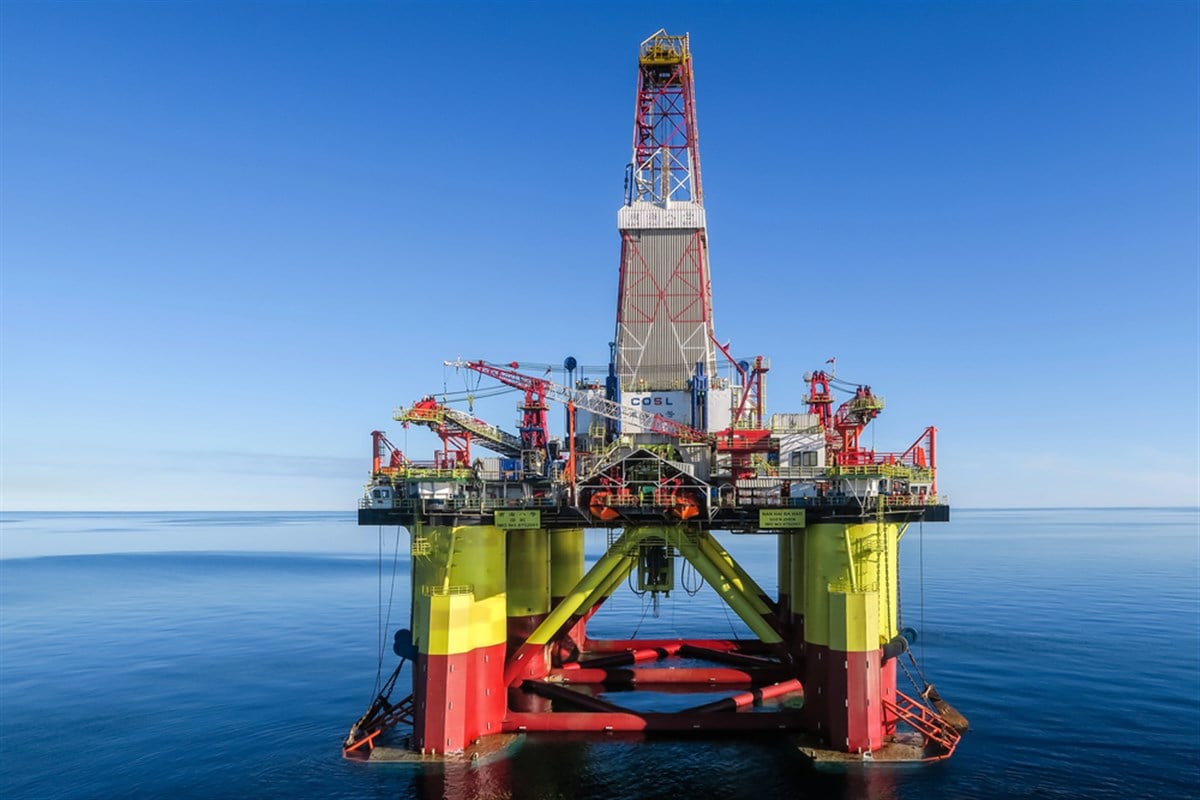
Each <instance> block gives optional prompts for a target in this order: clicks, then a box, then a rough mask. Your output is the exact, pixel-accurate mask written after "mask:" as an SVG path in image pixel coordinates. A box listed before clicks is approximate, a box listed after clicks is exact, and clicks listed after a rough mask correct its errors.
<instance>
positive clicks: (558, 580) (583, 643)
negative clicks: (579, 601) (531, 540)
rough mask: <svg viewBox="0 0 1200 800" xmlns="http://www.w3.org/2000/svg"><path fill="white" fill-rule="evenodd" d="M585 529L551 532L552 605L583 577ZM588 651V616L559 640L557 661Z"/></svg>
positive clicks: (572, 657)
mask: <svg viewBox="0 0 1200 800" xmlns="http://www.w3.org/2000/svg"><path fill="white" fill-rule="evenodd" d="M583 572H584V534H583V528H571V529H568V530H562V531H554V532H553V533H551V534H550V607H551V608H553V607H554V606H556V605H558V604H559V603H561V602H562V600H563V598H565V597H566V596H567V595H568V594H570V593H571V590H572V589H573V588H575V585H576V584H577V583H579V581H580V580H582V579H583ZM586 650H587V618H586V616H585V617H584V618H583V619H580V620H579V622H577V623H575V624H574V625H572V626H571V627H570V628H568V629H567V631H566V632H565V633H564V634H563V635H562V636H561V637H559V639H558V646H557V648H556V652H555V653H554V661H555V662H556V663H559V664H561V663H562V662H563V661H568V660H571V659H577V658H579V657H580V656H581V655H583V653H584V652H585V651H586Z"/></svg>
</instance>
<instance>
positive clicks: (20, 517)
mask: <svg viewBox="0 0 1200 800" xmlns="http://www.w3.org/2000/svg"><path fill="white" fill-rule="evenodd" d="M398 533H399V536H397V534H398ZM0 537H2V538H0V556H2V558H0V797H4V798H27V797H28V798H94V797H166V796H170V797H172V798H186V797H205V798H207V797H275V796H291V797H346V798H369V797H389V798H396V797H400V798H405V797H416V798H448V799H449V798H453V800H466V799H468V798H509V797H512V798H606V800H614V799H615V800H620V799H621V798H652V797H661V798H673V799H677V798H708V797H715V798H741V797H753V798H758V799H759V800H761V798H768V797H769V798H802V797H812V798H826V797H833V798H925V797H939V798H941V797H947V798H993V797H995V798H1009V797H1011V798H1024V797H1028V798H1128V797H1139V798H1157V797H1162V798H1183V797H1197V796H1200V623H1198V620H1200V616H1198V613H1197V612H1200V571H1198V570H1200V550H1198V548H1200V515H1198V513H1197V511H1196V510H1192V509H1189V510H1178V509H1122V510H1089V509H1072V510H1053V511H1046V510H1036V511H1019V510H1005V511H999V510H996V511H988V510H975V511H971V510H963V511H955V512H954V519H953V521H952V522H950V523H945V524H937V525H933V524H928V525H925V526H923V527H922V526H913V527H911V528H910V529H909V531H908V532H907V533H906V535H905V537H904V540H903V542H902V545H901V548H902V549H901V573H902V576H901V577H902V579H901V589H902V604H903V617H904V620H903V621H904V624H906V625H911V626H913V627H916V628H918V629H920V631H921V638H920V640H919V642H918V644H917V647H916V651H917V654H918V655H919V656H921V657H922V660H923V665H924V669H925V672H926V675H927V676H928V677H929V679H930V680H932V681H933V682H934V683H936V684H937V686H938V688H939V690H940V692H941V693H942V695H943V696H944V697H945V698H947V699H948V700H950V701H951V702H952V703H953V704H954V705H955V706H956V707H957V708H958V709H959V710H960V711H962V712H963V713H964V714H965V715H966V716H967V717H969V718H970V720H971V723H972V730H971V732H970V733H969V734H967V736H966V737H965V738H964V739H963V741H962V743H961V744H960V746H959V749H958V752H957V753H956V754H955V756H954V757H953V758H952V759H951V760H950V761H948V762H945V763H942V764H936V765H932V766H920V767H902V768H895V767H893V768H887V767H873V768H864V769H854V770H851V771H849V772H847V773H844V774H831V773H824V772H818V771H815V770H813V769H812V768H810V767H808V766H806V765H805V764H804V762H803V761H802V760H801V759H800V758H799V757H798V756H797V755H796V754H795V753H794V752H792V751H791V750H789V748H788V747H787V746H786V744H785V743H782V742H779V741H775V740H770V739H767V740H763V739H759V738H755V737H741V738H724V739H670V738H654V739H642V738H640V737H629V736H624V737H609V738H601V739H595V738H591V739H589V738H570V737H561V736H556V737H537V736H530V737H527V739H526V740H525V741H524V742H523V743H522V744H521V746H520V747H519V748H518V749H516V750H515V752H514V753H513V754H512V755H511V756H510V757H509V758H507V759H499V760H495V761H491V762H488V763H484V764H480V765H476V766H447V767H436V766H411V765H367V764H361V763H353V762H347V761H344V760H343V759H342V758H341V754H340V750H339V745H340V742H341V740H342V738H343V737H344V735H345V733H346V730H347V728H348V727H349V725H350V723H351V722H353V721H354V719H355V718H356V717H357V716H358V714H359V713H361V712H362V710H363V709H364V708H365V706H366V704H367V702H368V701H369V700H370V699H371V697H372V691H373V686H374V682H375V679H376V665H377V657H378V643H379V629H380V626H381V623H382V622H383V620H381V615H386V613H387V612H386V611H385V610H383V609H385V608H386V606H387V597H388V595H389V593H390V592H391V590H392V586H393V578H394V580H395V599H394V602H393V603H392V606H391V611H390V619H388V620H387V621H386V628H387V630H388V631H391V630H394V629H395V628H397V627H403V626H404V625H406V624H407V614H408V602H407V580H408V574H407V570H408V556H407V550H408V547H407V542H408V539H407V534H405V533H403V532H398V531H396V530H395V529H386V530H383V531H380V530H377V529H374V528H359V527H357V526H356V525H355V522H354V516H353V513H328V514H308V513H287V514H251V513H220V514H218V513H136V514H133V513H91V514H54V513H36V514H35V513H27V514H22V513H11V512H9V513H5V514H4V515H3V516H2V517H0ZM723 541H724V542H725V543H726V546H727V547H729V548H730V550H731V551H732V552H733V553H734V555H735V556H737V557H738V558H739V560H741V561H742V563H743V564H745V565H747V566H748V567H749V568H750V570H751V571H752V572H753V573H754V574H755V575H756V576H759V577H760V578H761V582H762V583H763V584H764V586H765V587H767V588H769V589H773V586H774V583H775V578H774V576H775V567H774V557H775V543H774V539H773V538H771V537H751V536H724V537H723ZM397 543H399V548H398V549H397V548H396V545H397ZM588 544H589V555H590V556H591V557H593V558H594V557H596V556H597V555H598V554H599V552H600V551H601V549H602V548H603V546H604V534H603V533H602V532H589V540H588ZM381 553H382V554H383V558H382V559H380V554H381ZM393 555H395V556H396V557H395V561H394V563H395V571H394V573H393ZM381 564H382V566H381ZM381 598H382V603H381ZM635 630H636V631H638V634H639V635H641V636H659V635H696V634H701V633H707V634H711V635H717V636H722V635H725V634H728V633H730V632H731V631H732V632H733V633H738V634H742V633H743V632H744V628H742V627H741V625H740V623H739V622H738V621H737V620H736V619H735V618H733V617H732V615H731V614H728V613H726V612H724V611H723V610H722V606H721V604H720V603H719V602H717V601H716V599H715V596H714V595H712V593H711V592H709V591H701V592H700V593H698V594H697V595H696V596H695V597H689V596H687V594H686V593H685V592H682V591H676V592H673V593H672V595H671V597H670V598H668V599H666V600H664V601H663V602H662V604H661V606H660V607H659V609H658V614H657V616H655V614H654V610H653V609H652V608H651V607H650V606H649V604H648V603H647V602H645V600H644V599H639V598H637V597H635V596H633V595H632V594H630V593H627V592H623V593H620V594H618V595H617V596H616V597H615V598H614V600H613V602H612V603H611V604H610V605H609V606H607V607H606V608H605V610H604V611H603V612H602V614H601V615H600V616H598V617H597V619H596V621H595V623H594V627H593V628H592V631H593V633H594V634H596V635H613V636H628V635H630V634H631V633H633V632H634V631H635ZM388 638H390V636H389V637H388ZM393 658H394V657H393V656H391V655H390V653H388V655H387V660H386V662H385V663H386V664H387V665H388V666H386V667H385V669H390V666H391V665H392V664H394V660H393Z"/></svg>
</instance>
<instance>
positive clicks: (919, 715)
mask: <svg viewBox="0 0 1200 800" xmlns="http://www.w3.org/2000/svg"><path fill="white" fill-rule="evenodd" d="M883 707H884V708H885V709H887V710H888V711H890V712H891V713H892V714H894V715H896V718H897V719H901V720H903V721H904V722H906V723H907V724H908V725H909V727H911V728H912V729H913V730H915V731H916V732H917V733H919V734H921V735H922V736H924V737H925V745H926V746H927V747H928V746H929V745H930V744H934V745H937V746H938V747H939V748H941V750H942V751H943V752H942V754H940V755H939V756H938V758H939V759H941V758H948V757H949V756H950V754H951V753H953V752H954V748H955V747H957V746H958V740H959V739H961V738H962V734H961V733H959V732H958V731H957V730H956V729H955V728H954V726H953V725H951V724H950V723H948V722H946V720H944V719H942V717H941V715H940V714H938V713H937V712H936V711H934V710H933V709H931V708H929V707H928V706H924V705H921V704H920V703H918V702H917V701H916V700H913V699H912V698H911V697H909V696H908V695H906V694H904V693H903V692H896V702H894V703H893V702H891V701H890V700H886V699H885V700H884V701H883Z"/></svg>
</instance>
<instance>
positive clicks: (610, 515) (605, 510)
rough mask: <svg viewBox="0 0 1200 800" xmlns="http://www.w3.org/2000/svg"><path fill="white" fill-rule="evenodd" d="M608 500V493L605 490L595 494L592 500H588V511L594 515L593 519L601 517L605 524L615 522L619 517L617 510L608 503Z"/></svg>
mask: <svg viewBox="0 0 1200 800" xmlns="http://www.w3.org/2000/svg"><path fill="white" fill-rule="evenodd" d="M607 500H608V492H606V491H604V490H603V489H601V490H599V491H598V492H596V493H594V494H593V495H592V496H591V499H589V500H588V511H590V512H591V513H592V516H593V517H599V518H600V519H602V520H604V521H605V522H608V521H610V520H614V519H616V518H617V516H618V515H617V510H616V509H615V508H613V507H612V506H610V505H608V503H607V502H606V501H607Z"/></svg>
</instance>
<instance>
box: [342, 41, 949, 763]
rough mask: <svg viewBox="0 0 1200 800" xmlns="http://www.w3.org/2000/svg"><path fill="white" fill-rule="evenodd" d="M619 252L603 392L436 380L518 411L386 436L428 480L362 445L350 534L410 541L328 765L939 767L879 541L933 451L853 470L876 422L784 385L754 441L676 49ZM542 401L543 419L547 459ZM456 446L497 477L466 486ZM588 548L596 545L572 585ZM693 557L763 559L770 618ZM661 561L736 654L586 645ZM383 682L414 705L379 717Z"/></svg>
mask: <svg viewBox="0 0 1200 800" xmlns="http://www.w3.org/2000/svg"><path fill="white" fill-rule="evenodd" d="M617 227H618V230H619V231H620V237H621V262H620V288H619V293H618V306H617V326H616V340H615V342H613V343H611V344H610V347H609V356H610V363H609V365H608V369H607V375H603V372H601V373H599V375H598V376H597V377H595V378H586V377H583V374H582V371H580V372H577V369H578V365H577V363H576V362H575V359H573V358H567V359H566V360H565V362H564V363H563V370H564V372H565V374H566V375H567V378H566V381H565V383H564V384H560V383H556V382H554V381H551V380H550V379H549V374H550V370H546V371H545V372H542V371H541V368H542V367H543V366H544V365H538V367H536V368H532V369H531V368H530V367H528V366H525V367H524V369H523V368H522V364H520V363H518V362H510V363H501V364H498V363H489V362H485V361H454V362H447V364H449V365H450V366H453V367H457V368H460V369H462V370H469V371H472V372H473V373H478V374H479V375H480V376H484V377H486V378H488V379H491V380H494V381H496V382H498V383H499V384H502V385H504V386H506V387H510V388H515V389H517V390H519V391H520V392H523V393H524V396H523V401H522V402H521V403H520V406H519V408H520V414H521V422H520V429H519V431H518V432H517V433H516V434H513V433H508V432H506V431H504V430H501V429H500V428H497V427H496V426H494V425H492V424H489V423H487V422H485V421H483V420H480V419H477V418H476V417H474V416H473V414H472V413H470V412H467V411H462V410H459V409H454V408H450V407H449V406H448V404H447V403H446V402H444V401H439V400H438V399H435V398H434V397H433V396H428V397H426V398H424V399H422V400H420V401H418V402H416V403H414V404H413V405H412V406H410V407H406V408H401V409H397V411H396V413H395V415H394V417H395V419H396V420H399V421H401V422H403V423H405V424H406V425H408V424H418V425H423V426H427V427H429V428H431V429H433V430H434V431H435V432H436V433H437V434H438V435H439V436H440V438H441V441H442V448H441V449H440V450H439V451H438V452H437V453H436V454H435V458H434V459H433V460H432V461H428V462H421V463H419V462H416V461H411V460H409V459H408V458H407V457H406V456H405V455H404V454H403V453H402V452H400V451H399V450H398V449H396V448H395V447H394V446H393V445H392V444H391V443H390V442H389V441H388V439H387V437H386V436H385V434H384V433H382V432H380V431H375V432H373V434H372V436H373V440H372V441H373V463H372V468H371V479H370V482H369V484H368V486H367V489H366V495H365V497H364V498H363V500H362V502H361V505H360V508H359V512H358V521H359V524H360V525H379V526H391V525H395V526H401V527H404V528H406V529H407V530H408V531H409V533H410V534H411V539H410V542H411V575H412V587H411V604H412V605H411V608H412V612H411V613H412V617H411V626H410V627H409V628H407V629H404V630H401V631H399V632H397V633H396V635H395V641H394V650H395V652H396V654H397V655H398V656H399V657H400V663H399V665H398V666H397V667H396V669H395V671H394V672H393V673H392V675H391V678H390V679H389V680H387V681H384V682H382V690H381V691H380V692H379V694H378V697H377V698H376V699H375V701H374V702H373V703H372V704H371V705H370V707H369V708H368V710H367V712H366V713H365V714H364V715H363V716H362V717H361V718H360V719H359V720H358V722H356V723H355V724H354V726H353V727H352V728H351V731H350V734H349V736H348V737H347V739H346V741H345V743H344V745H343V750H344V753H345V754H346V755H347V756H348V757H352V758H368V759H370V758H388V759H396V758H415V759H430V758H438V759H444V758H472V757H478V756H479V755H480V754H482V753H487V752H494V751H495V750H496V749H497V748H498V747H500V746H501V745H502V743H504V742H505V741H506V739H511V738H512V736H513V735H515V734H521V733H525V732H535V731H574V732H587V731H591V732H596V733H598V734H602V733H604V732H615V731H641V732H650V733H652V732H668V733H674V734H676V735H678V734H682V733H692V732H703V733H707V734H720V733H723V732H729V733H733V732H750V731H757V732H762V733H764V734H774V735H786V736H788V737H792V739H793V740H794V741H795V743H796V745H797V747H798V748H799V750H800V751H801V752H802V753H804V754H805V755H807V756H808V757H810V758H812V759H814V760H817V761H822V762H839V761H843V762H855V761H868V760H869V761H872V762H878V761H897V760H899V761H931V760H940V759H944V758H946V757H948V756H950V755H951V754H952V753H953V752H954V749H955V746H956V744H957V743H958V741H959V738H960V736H961V734H962V732H964V731H965V730H966V721H965V720H964V719H963V718H962V717H961V716H960V715H959V714H958V713H957V712H956V711H955V710H954V709H953V708H951V707H950V706H949V705H948V704H947V703H945V702H944V701H943V700H942V699H941V698H940V697H939V696H938V694H937V692H936V690H935V689H934V688H933V686H932V685H931V684H929V683H927V682H926V681H925V679H924V677H923V674H922V672H921V670H920V665H919V664H918V663H917V662H916V660H915V659H914V658H913V653H912V651H911V650H910V649H909V645H910V643H911V641H912V640H913V638H914V636H915V634H914V633H913V632H911V631H910V630H907V629H905V630H901V629H900V628H899V622H898V620H899V607H898V606H899V586H898V583H899V571H898V561H899V546H898V544H899V540H900V538H901V536H903V534H904V531H905V529H906V528H907V527H908V526H909V525H911V524H912V523H916V522H926V521H928V522H936V521H945V520H948V519H949V507H948V505H947V503H946V502H945V501H944V499H943V498H942V497H941V496H940V495H939V493H938V485H937V451H936V441H937V439H936V435H937V432H936V429H935V428H933V427H929V428H926V429H925V430H924V431H922V432H921V433H920V435H919V436H918V437H917V438H916V440H915V441H914V442H913V443H912V445H911V446H909V447H908V448H907V449H904V450H899V451H896V452H888V453H884V452H876V451H875V450H874V449H868V448H867V447H865V446H864V442H863V439H862V433H863V430H864V428H865V427H866V426H867V425H868V424H869V423H870V422H871V420H872V419H874V418H875V417H876V416H877V415H878V414H879V413H880V412H881V411H882V410H883V405H884V403H883V398H882V397H880V396H879V395H876V394H875V393H874V392H873V391H872V390H871V388H870V387H869V386H864V385H848V384H845V383H844V382H842V381H840V380H839V379H838V378H836V376H835V370H834V369H833V368H832V367H826V366H825V365H823V368H822V369H819V370H815V371H813V372H812V373H810V374H809V375H807V376H805V379H806V382H807V387H808V394H807V397H805V398H804V401H803V403H804V406H805V407H804V410H802V411H797V412H794V413H776V414H772V415H770V416H768V415H767V411H766V376H767V372H768V369H769V363H768V361H767V360H766V359H764V358H761V357H758V358H754V359H752V360H749V359H747V360H738V359H735V358H734V357H733V356H732V355H731V354H730V350H729V348H728V346H726V345H722V344H720V343H719V342H718V340H717V338H716V336H715V334H714V330H713V313H712V294H711V288H710V279H709V258H708V236H707V232H706V221H705V210H704V194H703V191H702V186H701V180H700V154H699V148H698V136H697V126H696V104H695V95H694V84H693V72H692V57H691V53H690V50H689V42H688V37H687V36H686V35H685V36H672V35H668V34H667V33H666V32H664V31H661V30H660V31H659V32H657V33H655V34H654V35H652V36H651V37H649V38H648V39H646V40H645V41H644V42H642V43H641V46H640V49H639V53H638V88H637V103H636V112H635V120H634V131H633V160H632V162H631V163H630V165H629V166H628V168H627V172H626V186H625V202H624V205H623V206H622V207H621V208H620V209H619V211H618V212H617ZM719 362H720V366H721V367H722V370H723V372H724V376H723V375H722V372H721V371H719V370H718V365H719ZM827 364H829V362H826V365H827ZM531 373H532V374H531ZM600 376H602V377H600ZM835 389H836V390H840V391H845V392H846V393H847V396H846V398H845V399H844V400H842V402H840V403H839V402H838V400H837V399H835V396H834V390H835ZM552 401H553V402H555V403H559V404H562V405H563V406H564V407H565V417H566V432H565V436H563V437H561V438H558V437H555V436H552V435H551V429H550V425H549V421H548V417H549V411H550V403H551V402H552ZM556 427H557V426H556ZM475 445H478V446H479V447H482V448H486V449H487V450H490V451H492V452H493V453H495V456H488V457H481V458H474V459H473V455H472V446H475ZM585 529H593V530H596V529H600V530H606V531H607V549H606V551H605V552H604V553H603V555H602V556H601V557H600V558H599V559H598V560H596V561H594V563H592V564H591V565H590V567H589V566H588V564H587V562H586V560H585V555H584V538H585V533H584V532H585ZM714 531H727V532H731V533H732V534H747V535H769V536H773V537H775V538H776V540H777V541H778V570H777V575H776V576H775V577H776V585H777V586H778V591H777V593H776V594H775V596H771V595H769V594H768V593H767V592H766V591H764V589H763V583H769V582H767V581H760V580H758V579H756V578H755V577H754V576H752V575H751V574H750V573H749V572H748V571H747V570H746V569H744V568H743V566H742V565H741V564H739V562H738V561H737V560H736V559H735V558H734V557H733V556H732V555H731V554H730V552H729V551H728V550H727V549H726V547H725V546H724V545H723V544H722V541H721V539H719V538H717V537H715V536H714V535H713V532H714ZM724 538H726V540H727V541H728V537H724ZM681 559H682V561H683V562H686V564H690V565H691V567H693V568H694V570H695V572H696V573H698V574H699V575H700V576H702V577H703V579H704V580H705V581H706V582H707V583H708V584H709V585H710V586H711V587H712V589H713V590H715V592H716V594H717V595H719V597H720V599H721V600H722V601H723V602H724V603H726V604H727V605H728V607H729V609H731V610H732V611H733V612H734V613H735V614H736V615H737V616H738V617H739V618H740V619H741V620H742V621H743V622H744V623H745V624H746V627H747V628H748V629H749V630H750V631H751V632H752V634H753V637H754V638H753V639H750V638H741V639H737V638H722V637H720V636H717V635H714V636H713V637H712V638H703V639H683V638H680V639H654V640H637V639H630V640H612V639H607V640H600V639H595V638H592V637H591V636H589V634H588V623H589V619H590V618H591V617H592V616H593V615H594V614H595V613H596V612H597V610H598V609H599V608H600V607H601V606H602V605H603V604H604V603H605V601H606V599H607V598H609V597H610V596H611V595H612V594H613V593H614V592H616V591H618V590H619V589H620V588H621V587H622V584H623V583H626V582H629V583H630V584H631V585H636V590H637V591H639V592H648V593H651V595H652V596H653V597H656V598H657V596H658V595H659V593H667V592H670V591H672V590H673V589H674V588H675V582H676V572H677V570H676V565H677V564H679V565H680V568H681V569H682V568H683V564H682V562H681V561H680V560H681ZM406 662H407V663H411V665H412V669H411V679H412V691H411V693H407V692H404V691H403V690H397V683H398V679H399V677H400V675H401V671H402V668H403V666H404V665H405V663H406ZM898 671H899V672H900V673H901V674H904V675H906V676H908V677H909V678H912V681H911V682H912V685H913V688H912V689H911V690H908V691H909V692H911V693H906V692H905V691H901V687H900V686H898V685H897V674H898ZM904 688H905V689H908V686H907V685H906V686H905V687H904ZM618 689H619V690H629V691H636V690H642V691H668V690H669V691H671V692H673V693H679V692H687V691H689V690H691V691H695V692H698V693H704V694H705V695H706V696H708V697H710V696H711V693H713V692H714V691H723V692H724V693H725V694H726V696H725V697H723V698H721V699H719V700H717V701H715V702H703V703H701V704H697V705H694V706H693V707H690V708H687V709H686V710H682V711H673V712H642V711H636V710H632V709H630V708H626V707H623V706H621V705H618V704H615V703H613V702H611V699H609V698H611V697H612V696H613V692H614V690H618ZM601 694H607V697H599V696H597V695H601ZM397 695H404V696H403V697H402V699H401V698H400V697H398V696H397Z"/></svg>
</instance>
